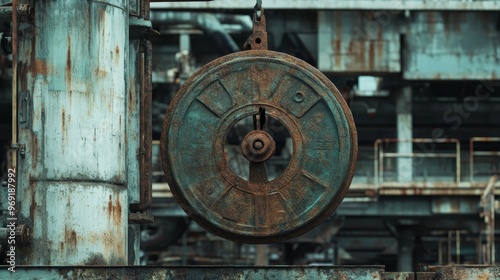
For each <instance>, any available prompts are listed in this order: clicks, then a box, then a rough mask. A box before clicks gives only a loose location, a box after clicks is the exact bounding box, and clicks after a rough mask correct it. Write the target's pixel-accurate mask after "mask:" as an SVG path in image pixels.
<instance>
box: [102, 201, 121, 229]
mask: <svg viewBox="0 0 500 280" xmlns="http://www.w3.org/2000/svg"><path fill="white" fill-rule="evenodd" d="M114 202H115V203H114V205H113V199H112V196H111V195H110V196H109V200H108V208H107V209H106V211H107V214H108V222H110V221H111V219H113V220H114V223H115V225H117V226H121V224H122V211H123V210H122V205H121V203H120V199H119V197H118V196H116V198H115V201H114Z"/></svg>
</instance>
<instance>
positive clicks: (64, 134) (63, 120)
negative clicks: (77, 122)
mask: <svg viewBox="0 0 500 280" xmlns="http://www.w3.org/2000/svg"><path fill="white" fill-rule="evenodd" d="M61 129H62V131H61V132H62V140H63V141H64V140H68V131H67V130H66V112H65V111H64V108H63V109H62V116H61Z"/></svg>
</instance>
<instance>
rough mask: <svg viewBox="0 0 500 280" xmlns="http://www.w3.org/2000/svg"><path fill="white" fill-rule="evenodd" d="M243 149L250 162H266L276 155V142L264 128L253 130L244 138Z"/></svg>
mask: <svg viewBox="0 0 500 280" xmlns="http://www.w3.org/2000/svg"><path fill="white" fill-rule="evenodd" d="M241 150H242V152H243V156H244V157H245V158H246V159H248V160H249V161H250V162H264V161H266V160H268V159H269V158H270V157H272V156H273V155H274V152H275V151H276V143H275V142H274V139H273V137H272V136H271V135H269V133H267V132H265V131H264V130H253V131H250V132H249V133H248V134H247V135H246V136H245V138H243V141H242V142H241Z"/></svg>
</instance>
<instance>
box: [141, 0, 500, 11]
mask: <svg viewBox="0 0 500 280" xmlns="http://www.w3.org/2000/svg"><path fill="white" fill-rule="evenodd" d="M254 3H255V2H249V1H248V0H232V1H213V2H208V3H207V2H203V3H199V2H198V3H196V2H194V3H193V2H186V1H183V2H180V3H170V2H167V3H151V8H152V9H169V10H172V9H223V10H237V9H245V10H251V9H253V5H254ZM263 7H264V9H266V10H272V9H281V10H371V11H376V10H388V11H395V10H397V11H404V10H434V11H439V10H442V11H450V10H456V11H490V10H499V9H500V2H498V1H488V0H484V1H467V2H465V1H458V0H457V1H426V0H407V1H404V0H385V1H384V0H335V1H332V0H323V1H318V0H313V1H312V0H275V1H265V2H264V3H263Z"/></svg>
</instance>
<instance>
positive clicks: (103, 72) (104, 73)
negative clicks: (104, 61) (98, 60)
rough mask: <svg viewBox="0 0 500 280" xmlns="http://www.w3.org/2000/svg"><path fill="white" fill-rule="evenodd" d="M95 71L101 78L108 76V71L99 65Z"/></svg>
mask: <svg viewBox="0 0 500 280" xmlns="http://www.w3.org/2000/svg"><path fill="white" fill-rule="evenodd" d="M95 73H96V74H97V77H99V78H106V77H107V76H108V71H106V70H102V69H101V68H99V67H97V68H96V69H95Z"/></svg>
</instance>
